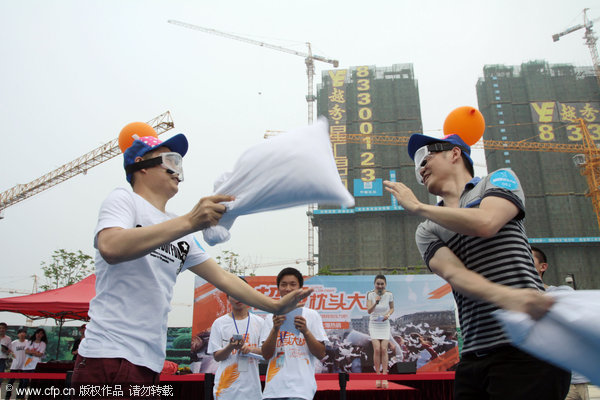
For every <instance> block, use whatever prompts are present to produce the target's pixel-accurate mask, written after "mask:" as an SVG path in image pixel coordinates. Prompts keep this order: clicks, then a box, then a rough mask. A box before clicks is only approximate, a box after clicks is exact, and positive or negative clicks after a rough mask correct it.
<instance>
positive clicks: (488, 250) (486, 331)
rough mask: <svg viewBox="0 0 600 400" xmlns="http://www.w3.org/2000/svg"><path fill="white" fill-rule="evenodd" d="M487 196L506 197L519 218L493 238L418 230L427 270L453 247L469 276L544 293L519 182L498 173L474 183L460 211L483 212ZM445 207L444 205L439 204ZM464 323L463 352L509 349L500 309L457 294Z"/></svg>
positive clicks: (436, 228)
mask: <svg viewBox="0 0 600 400" xmlns="http://www.w3.org/2000/svg"><path fill="white" fill-rule="evenodd" d="M487 196H498V197H502V198H504V199H506V200H508V201H510V202H512V203H513V204H515V205H516V206H517V208H518V209H519V213H518V215H517V216H516V217H515V218H514V219H512V220H511V221H509V222H508V223H507V224H506V225H505V226H504V227H502V229H500V231H499V232H498V233H497V234H496V235H495V236H493V237H491V238H482V237H475V236H467V235H462V234H458V233H456V232H452V231H450V230H448V229H446V228H444V227H442V226H440V225H438V224H436V223H435V222H432V221H430V220H426V221H425V222H423V223H421V224H420V225H419V227H418V228H417V232H416V234H415V237H416V241H417V246H418V248H419V251H420V252H421V255H422V256H423V260H425V263H426V264H427V266H429V261H430V260H431V258H432V257H433V255H434V254H435V252H436V251H437V250H438V249H439V248H440V247H444V246H445V247H448V248H449V249H450V250H451V251H452V252H453V253H454V254H455V255H456V256H457V257H458V258H459V259H460V260H461V261H462V262H463V264H464V265H465V266H466V267H467V268H468V269H470V270H472V271H475V272H477V273H478V274H480V275H483V276H484V277H485V278H486V279H488V280H490V281H492V282H495V283H498V284H501V285H506V286H512V287H516V288H534V289H538V290H544V286H543V284H542V281H541V279H540V277H539V276H538V274H537V272H536V270H535V267H534V265H533V258H532V255H531V247H530V246H529V243H528V241H527V235H526V234H525V227H524V226H523V218H524V217H525V195H524V193H523V190H522V189H521V185H520V183H519V179H518V178H517V176H516V175H515V174H514V172H513V171H512V170H510V169H499V170H497V171H495V172H493V173H492V174H490V175H488V176H487V177H485V178H483V179H479V178H473V179H472V180H471V181H470V182H469V183H468V184H467V185H466V186H465V189H464V191H463V193H462V195H461V198H460V207H461V208H475V207H479V204H480V203H481V200H482V199H483V198H485V197H487ZM439 205H440V206H443V204H439ZM453 294H454V299H455V300H456V304H457V307H458V315H459V322H460V326H461V332H462V334H463V338H464V344H463V349H462V352H463V354H465V353H469V352H474V351H477V352H486V351H489V350H491V349H492V348H494V347H498V346H502V345H506V344H509V343H510V341H509V339H508V337H507V336H506V335H505V334H504V332H503V331H502V327H501V325H500V323H499V322H498V321H497V320H496V319H495V318H494V317H493V316H492V312H493V311H494V310H497V309H498V307H496V306H494V305H492V304H490V303H488V302H485V301H481V300H477V299H472V298H469V297H466V296H464V295H462V294H461V293H458V292H456V291H454V290H453Z"/></svg>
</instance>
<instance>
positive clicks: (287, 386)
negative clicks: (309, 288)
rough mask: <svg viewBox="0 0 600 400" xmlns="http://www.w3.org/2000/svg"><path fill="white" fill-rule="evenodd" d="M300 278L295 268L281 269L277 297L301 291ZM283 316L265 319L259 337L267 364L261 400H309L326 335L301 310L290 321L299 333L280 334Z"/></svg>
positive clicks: (313, 315) (316, 320) (317, 320)
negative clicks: (300, 312) (292, 320)
mask: <svg viewBox="0 0 600 400" xmlns="http://www.w3.org/2000/svg"><path fill="white" fill-rule="evenodd" d="M303 284H304V278H303V277H302V274H301V273H300V271H298V270H297V269H295V268H291V267H290V268H284V269H283V270H281V272H280V273H279V274H278V275H277V289H278V291H279V295H280V296H285V295H286V294H288V293H289V292H291V291H294V290H297V289H298V288H301V287H302V286H303ZM285 319H286V316H285V315H270V314H269V315H267V316H266V318H265V324H264V325H263V329H262V332H261V335H260V338H261V342H262V354H263V357H264V358H265V360H268V363H269V365H268V369H267V377H266V380H265V389H264V391H263V399H305V400H310V399H312V398H313V397H314V395H315V393H316V391H317V382H316V380H315V366H316V363H317V362H318V360H320V359H322V358H323V357H325V342H326V341H327V335H326V334H325V329H324V328H323V321H322V320H321V316H320V315H319V314H318V313H317V312H316V311H315V310H311V309H310V308H306V307H303V308H302V315H296V316H295V317H294V326H295V327H296V329H298V331H299V332H300V333H299V334H298V336H296V335H294V333H292V332H288V331H283V330H281V329H280V328H281V326H282V325H283V323H284V321H285Z"/></svg>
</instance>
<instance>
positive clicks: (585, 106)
mask: <svg viewBox="0 0 600 400" xmlns="http://www.w3.org/2000/svg"><path fill="white" fill-rule="evenodd" d="M530 107H531V116H532V119H533V122H534V123H536V124H538V125H537V128H538V137H539V139H540V141H543V142H553V141H558V142H566V141H569V142H580V141H582V140H583V132H582V130H581V125H580V124H579V121H578V119H579V118H581V119H583V120H584V121H585V123H586V125H587V128H588V131H589V132H590V135H591V137H592V139H593V140H600V115H599V114H600V103H589V102H588V103H559V102H555V101H542V102H533V103H530ZM562 127H564V129H565V131H564V132H566V133H563V130H562ZM565 136H566V137H565Z"/></svg>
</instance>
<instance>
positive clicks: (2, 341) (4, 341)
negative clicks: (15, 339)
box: [0, 335, 12, 372]
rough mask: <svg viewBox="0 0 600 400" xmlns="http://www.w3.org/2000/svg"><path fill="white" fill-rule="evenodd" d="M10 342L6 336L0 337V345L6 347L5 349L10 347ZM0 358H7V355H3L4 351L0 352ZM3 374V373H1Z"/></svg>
mask: <svg viewBox="0 0 600 400" xmlns="http://www.w3.org/2000/svg"><path fill="white" fill-rule="evenodd" d="M11 342H12V340H10V338H9V337H8V336H6V335H4V336H3V337H2V339H0V344H2V345H4V346H6V347H10V343H11ZM0 358H8V353H5V352H4V351H0ZM2 372H4V371H2Z"/></svg>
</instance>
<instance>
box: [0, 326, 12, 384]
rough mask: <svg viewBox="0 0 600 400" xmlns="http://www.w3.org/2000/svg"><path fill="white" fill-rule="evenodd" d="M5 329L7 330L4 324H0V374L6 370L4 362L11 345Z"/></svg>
mask: <svg viewBox="0 0 600 400" xmlns="http://www.w3.org/2000/svg"><path fill="white" fill-rule="evenodd" d="M6 328H8V326H7V325H6V322H0V345H2V349H1V350H0V372H4V371H5V370H6V360H7V359H8V354H9V346H10V343H11V340H10V337H8V336H7V335H6Z"/></svg>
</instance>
